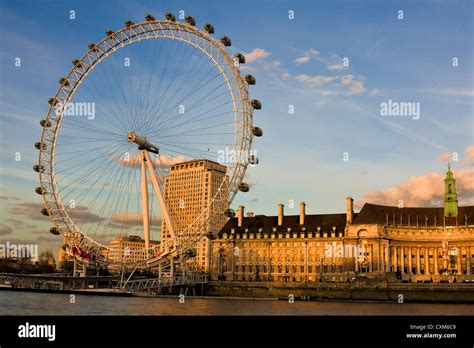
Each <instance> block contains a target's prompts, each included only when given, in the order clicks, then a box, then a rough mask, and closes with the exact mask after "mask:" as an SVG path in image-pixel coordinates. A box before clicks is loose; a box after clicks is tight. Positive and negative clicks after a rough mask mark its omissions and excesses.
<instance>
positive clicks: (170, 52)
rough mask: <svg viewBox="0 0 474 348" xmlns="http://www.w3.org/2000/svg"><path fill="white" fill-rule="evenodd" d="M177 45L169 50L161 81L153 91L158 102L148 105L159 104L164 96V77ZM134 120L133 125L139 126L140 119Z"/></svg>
mask: <svg viewBox="0 0 474 348" xmlns="http://www.w3.org/2000/svg"><path fill="white" fill-rule="evenodd" d="M177 46H178V45H174V46H173V47H172V49H171V50H169V52H168V56H167V59H166V63H165V64H164V65H163V66H162V69H161V73H160V78H159V81H158V83H157V85H156V87H155V90H154V92H153V93H152V96H155V100H156V102H155V103H149V104H148V105H152V104H154V105H155V104H157V103H158V102H159V100H160V97H161V96H162V95H161V93H162V92H161V90H162V88H163V85H164V82H163V79H164V77H166V76H167V73H168V71H169V69H168V66H169V64H170V62H171V57H172V56H173V55H174V53H175V51H176V49H177ZM146 112H147V113H149V109H147V110H146ZM134 121H135V123H134V124H133V127H137V121H138V120H136V119H135V120H134Z"/></svg>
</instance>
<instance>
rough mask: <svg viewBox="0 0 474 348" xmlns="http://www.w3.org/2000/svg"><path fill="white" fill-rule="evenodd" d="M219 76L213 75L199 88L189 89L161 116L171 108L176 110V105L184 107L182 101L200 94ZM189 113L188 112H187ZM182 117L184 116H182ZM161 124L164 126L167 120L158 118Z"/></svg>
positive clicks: (164, 113) (163, 113)
mask: <svg viewBox="0 0 474 348" xmlns="http://www.w3.org/2000/svg"><path fill="white" fill-rule="evenodd" d="M220 76H221V74H220V73H218V74H215V75H214V76H212V77H211V78H210V79H209V80H206V81H204V82H203V83H201V84H200V85H199V86H197V87H196V88H193V89H191V91H190V92H188V93H187V94H186V95H185V96H184V97H183V98H181V99H180V100H179V101H178V102H177V103H176V104H174V105H173V106H171V107H169V108H167V109H166V110H165V111H164V112H162V115H166V114H167V113H168V112H169V111H170V110H172V109H173V108H176V107H177V106H178V105H184V104H185V103H184V101H185V100H187V99H188V98H190V97H192V96H196V94H198V93H200V92H201V91H203V90H205V88H204V87H205V86H206V85H208V84H209V83H212V82H213V81H215V80H216V79H217V78H218V77H220ZM188 111H189V110H188ZM183 115H184V114H183ZM159 120H160V121H162V122H161V125H164V126H166V123H167V122H169V121H168V119H167V118H166V117H165V118H164V119H162V117H160V119H159Z"/></svg>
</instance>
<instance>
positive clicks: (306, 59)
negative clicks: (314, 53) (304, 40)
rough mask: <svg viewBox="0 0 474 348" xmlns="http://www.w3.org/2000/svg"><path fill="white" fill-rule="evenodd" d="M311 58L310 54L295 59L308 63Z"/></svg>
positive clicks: (297, 61) (299, 62) (300, 62)
mask: <svg viewBox="0 0 474 348" xmlns="http://www.w3.org/2000/svg"><path fill="white" fill-rule="evenodd" d="M310 59H311V58H310V57H309V56H303V57H298V58H296V59H295V62H296V63H298V64H305V63H308V62H309V60H310Z"/></svg>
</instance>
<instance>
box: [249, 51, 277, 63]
mask: <svg viewBox="0 0 474 348" xmlns="http://www.w3.org/2000/svg"><path fill="white" fill-rule="evenodd" d="M269 55H271V52H268V51H267V50H265V49H264V48H254V49H253V50H252V51H251V52H249V53H245V54H244V56H245V62H246V63H251V62H253V61H256V60H257V59H262V58H266V57H268V56H269Z"/></svg>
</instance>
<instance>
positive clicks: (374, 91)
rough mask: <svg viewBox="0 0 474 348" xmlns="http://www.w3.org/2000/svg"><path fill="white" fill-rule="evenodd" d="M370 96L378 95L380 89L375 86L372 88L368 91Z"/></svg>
mask: <svg viewBox="0 0 474 348" xmlns="http://www.w3.org/2000/svg"><path fill="white" fill-rule="evenodd" d="M370 95H371V96H377V95H380V91H379V90H378V89H377V88H374V89H373V90H372V92H370Z"/></svg>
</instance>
